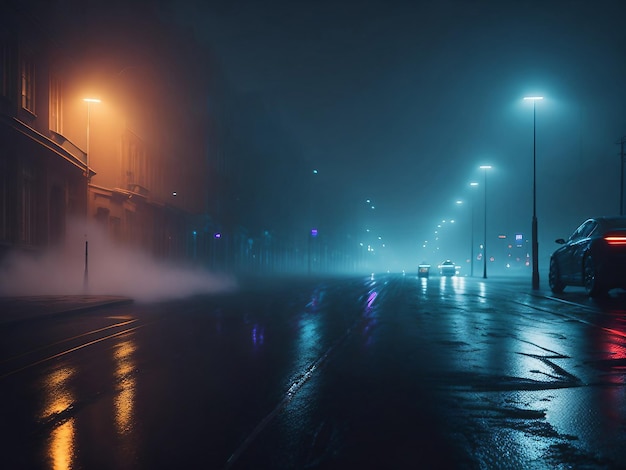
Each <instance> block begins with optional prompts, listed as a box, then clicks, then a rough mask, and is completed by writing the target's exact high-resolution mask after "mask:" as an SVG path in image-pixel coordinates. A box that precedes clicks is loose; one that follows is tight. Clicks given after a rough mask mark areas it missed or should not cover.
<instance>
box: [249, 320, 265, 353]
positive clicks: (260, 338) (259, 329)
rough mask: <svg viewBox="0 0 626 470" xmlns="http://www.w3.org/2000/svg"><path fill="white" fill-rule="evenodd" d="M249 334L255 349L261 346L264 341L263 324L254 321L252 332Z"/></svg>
mask: <svg viewBox="0 0 626 470" xmlns="http://www.w3.org/2000/svg"><path fill="white" fill-rule="evenodd" d="M250 334H251V339H252V345H253V346H254V348H255V349H256V348H259V347H260V346H263V343H264V342H265V328H264V327H263V326H261V325H259V324H258V323H255V324H254V326H253V327H252V332H251V333H250Z"/></svg>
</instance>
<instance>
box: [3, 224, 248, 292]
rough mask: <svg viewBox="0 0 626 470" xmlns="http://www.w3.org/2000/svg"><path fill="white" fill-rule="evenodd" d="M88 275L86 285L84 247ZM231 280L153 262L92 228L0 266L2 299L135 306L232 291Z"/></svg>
mask: <svg viewBox="0 0 626 470" xmlns="http://www.w3.org/2000/svg"><path fill="white" fill-rule="evenodd" d="M86 241H87V242H88V244H87V246H88V263H87V264H88V276H87V284H85V242H86ZM236 287H237V282H236V280H235V278H233V277H230V276H227V275H222V274H214V273H210V272H208V271H206V270H205V269H202V268H197V267H191V266H185V265H183V264H173V263H167V262H164V261H160V260H156V259H155V258H154V257H152V256H150V255H149V254H147V253H145V252H142V251H141V250H137V249H136V248H134V249H131V248H129V247H123V246H119V245H116V244H114V243H113V242H112V241H111V240H110V238H109V237H107V236H106V234H105V233H103V231H102V230H101V229H100V228H99V227H98V226H96V225H95V224H86V223H85V222H83V221H73V222H70V223H69V224H68V231H67V238H66V242H65V244H64V245H63V246H62V247H59V248H57V249H51V250H48V251H46V252H44V253H41V254H39V255H38V256H33V255H32V254H25V253H17V252H15V253H12V254H10V255H8V256H7V257H6V258H4V260H3V262H2V264H0V295H4V296H22V295H83V294H89V295H115V296H128V297H131V298H133V299H134V300H135V301H139V302H150V301H159V300H167V299H174V298H181V297H185V296H189V295H195V294H210V293H216V292H225V291H231V290H233V289H236Z"/></svg>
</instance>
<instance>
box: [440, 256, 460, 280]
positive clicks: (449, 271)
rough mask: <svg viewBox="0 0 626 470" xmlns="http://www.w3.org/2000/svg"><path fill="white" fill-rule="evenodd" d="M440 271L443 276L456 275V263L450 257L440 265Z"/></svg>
mask: <svg viewBox="0 0 626 470" xmlns="http://www.w3.org/2000/svg"><path fill="white" fill-rule="evenodd" d="M439 273H440V274H441V275H442V276H454V275H455V274H456V265H455V264H454V263H453V262H452V261H450V260H449V259H448V260H446V261H444V262H443V263H441V264H440V265H439Z"/></svg>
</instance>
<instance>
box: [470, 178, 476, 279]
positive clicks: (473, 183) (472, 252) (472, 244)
mask: <svg viewBox="0 0 626 470" xmlns="http://www.w3.org/2000/svg"><path fill="white" fill-rule="evenodd" d="M470 186H471V187H473V188H475V187H477V186H478V183H476V182H475V181H472V182H471V183H470ZM470 238H471V247H470V276H471V277H474V198H472V233H471V237H470Z"/></svg>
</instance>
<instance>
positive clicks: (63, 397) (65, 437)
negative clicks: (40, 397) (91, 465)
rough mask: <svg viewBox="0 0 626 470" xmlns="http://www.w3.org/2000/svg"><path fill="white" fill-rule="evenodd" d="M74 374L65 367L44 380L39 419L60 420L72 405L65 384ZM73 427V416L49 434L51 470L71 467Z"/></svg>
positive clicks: (70, 395) (67, 469)
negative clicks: (42, 404)
mask: <svg viewBox="0 0 626 470" xmlns="http://www.w3.org/2000/svg"><path fill="white" fill-rule="evenodd" d="M73 375H74V369H71V368H68V367H65V368H62V369H58V370H55V371H53V372H52V373H51V374H50V375H48V376H47V377H46V378H45V380H44V387H43V388H44V390H45V396H44V400H45V403H44V409H43V411H42V413H41V416H40V418H41V420H42V421H44V422H49V421H52V420H56V419H58V420H59V421H62V414H63V413H66V412H68V411H69V410H70V408H71V407H72V404H73V402H74V397H73V396H72V393H71V391H70V390H69V387H68V385H67V382H68V381H69V379H70V378H71V377H72V376H73ZM75 434H76V433H75V429H74V418H73V417H70V418H69V419H67V420H65V421H62V424H61V425H59V426H57V427H55V428H54V429H53V431H52V432H51V434H50V438H49V441H48V457H49V458H50V461H51V464H52V469H53V470H69V469H71V468H73V462H74V459H75V445H74V441H75Z"/></svg>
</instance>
